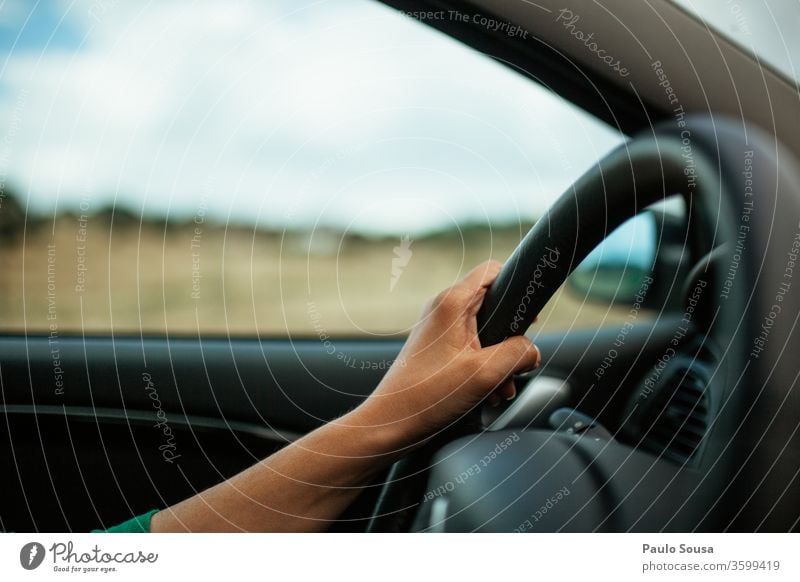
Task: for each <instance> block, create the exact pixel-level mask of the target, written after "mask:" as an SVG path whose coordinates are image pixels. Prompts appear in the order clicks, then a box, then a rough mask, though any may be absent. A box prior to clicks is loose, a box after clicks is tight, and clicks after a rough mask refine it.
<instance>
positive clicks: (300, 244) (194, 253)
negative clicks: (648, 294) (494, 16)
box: [0, 215, 626, 337]
mask: <svg viewBox="0 0 800 582" xmlns="http://www.w3.org/2000/svg"><path fill="white" fill-rule="evenodd" d="M526 228H527V226H522V227H519V226H517V227H512V228H505V229H502V230H494V231H491V232H490V231H489V230H488V229H483V228H478V227H474V228H469V229H466V230H463V231H461V232H448V233H441V234H436V235H431V236H428V237H425V238H420V239H417V240H411V241H410V246H408V249H407V250H408V253H405V254H406V255H407V265H406V266H405V267H403V268H401V269H400V271H399V273H400V274H399V276H398V277H396V284H395V286H394V288H393V289H391V288H390V286H391V281H392V276H393V274H392V266H393V265H392V261H393V259H396V258H397V254H396V253H397V251H395V247H398V245H399V244H400V240H399V239H367V238H362V237H358V236H346V237H343V236H342V235H341V234H340V233H337V232H332V231H326V230H320V231H315V232H314V233H313V234H311V233H270V232H260V231H259V232H254V231H253V229H252V228H248V227H229V228H225V227H222V226H214V225H209V224H199V225H198V224H195V223H193V222H191V221H190V222H187V223H185V224H169V225H167V224H165V223H156V224H148V223H144V224H142V223H140V222H139V221H137V220H133V219H128V220H122V219H120V220H115V222H114V223H113V228H112V223H111V220H110V216H109V215H97V216H91V217H88V221H82V220H81V217H79V216H70V215H67V216H60V217H59V218H58V219H57V220H56V221H55V222H53V221H49V222H43V223H39V224H37V225H36V226H35V228H28V229H27V232H26V233H25V234H24V236H23V234H22V233H18V234H16V235H15V236H12V237H6V238H5V240H4V241H3V247H2V253H0V267H1V268H2V272H3V277H2V280H1V281H0V324H1V325H2V328H3V330H5V331H17V332H22V331H25V330H27V332H28V333H39V332H47V331H49V330H50V329H51V326H52V329H55V330H56V331H57V332H58V333H75V332H77V333H81V332H84V333H87V334H88V333H100V332H102V333H106V332H108V331H109V330H114V332H116V333H139V332H143V333H155V334H163V333H169V334H176V335H177V334H190V335H196V334H198V333H203V334H221V335H225V334H233V335H254V334H256V333H258V334H260V335H263V336H286V335H287V334H291V335H293V336H295V337H301V336H320V335H323V334H329V335H339V336H354V335H359V336H363V335H367V334H376V335H392V334H403V333H405V332H406V331H407V330H408V328H409V326H411V325H412V324H413V323H414V322H415V321H416V319H417V317H418V315H419V312H420V309H421V307H422V305H423V304H424V302H425V301H426V300H427V299H428V298H429V297H431V296H432V295H434V294H435V293H436V292H438V291H439V290H441V289H443V288H445V287H447V286H448V285H451V284H452V283H453V282H454V281H456V280H457V279H458V278H459V277H460V276H461V275H463V273H465V272H466V271H467V270H468V269H469V268H471V267H472V266H473V265H475V264H477V263H479V262H481V261H483V260H485V259H487V258H495V259H499V260H503V259H505V258H506V257H507V256H508V255H509V254H510V252H511V251H512V250H513V248H514V247H515V246H516V244H517V243H518V241H519V239H520V237H521V236H522V234H523V232H522V230H523V229H526ZM82 238H85V239H86V240H85V241H83V240H80V239H82ZM401 254H403V252H402V251H401ZM84 278H85V280H84ZM625 313H626V309H625V308H612V309H609V308H608V307H607V306H604V305H596V304H588V303H587V304H584V303H583V301H582V300H578V299H577V298H575V297H573V296H571V295H570V293H569V292H567V291H563V290H562V291H560V292H559V294H558V295H557V296H556V297H555V298H554V299H553V300H552V301H551V302H550V305H548V307H547V309H546V310H545V312H544V313H543V314H542V315H541V316H540V324H539V325H540V326H541V327H542V328H545V329H567V328H570V327H590V326H596V325H598V324H600V323H606V324H612V323H615V322H621V321H623V319H624V317H625Z"/></svg>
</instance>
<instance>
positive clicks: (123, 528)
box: [92, 509, 158, 533]
mask: <svg viewBox="0 0 800 582" xmlns="http://www.w3.org/2000/svg"><path fill="white" fill-rule="evenodd" d="M156 513H158V509H153V510H152V511H148V512H147V513H144V514H142V515H139V516H136V517H134V518H133V519H129V520H128V521H123V522H122V523H120V524H119V525H115V526H113V527H110V528H108V529H95V530H92V533H150V520H151V519H153V516H154V515H155V514H156Z"/></svg>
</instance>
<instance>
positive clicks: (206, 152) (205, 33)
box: [0, 0, 624, 337]
mask: <svg viewBox="0 0 800 582" xmlns="http://www.w3.org/2000/svg"><path fill="white" fill-rule="evenodd" d="M57 14H58V17H56V15H57ZM0 15H1V16H2V18H0V26H1V27H2V34H0V39H1V40H0V51H2V53H0V62H2V65H0V66H2V71H3V73H2V75H0V132H2V134H3V137H2V138H0V139H2V147H3V151H2V156H0V179H1V180H2V182H0V188H1V192H2V198H0V201H1V202H2V207H0V228H1V235H2V237H3V243H2V250H0V257H1V258H0V260H2V264H3V272H4V277H3V279H2V283H0V285H2V288H1V291H0V326H1V327H2V331H3V332H6V333H8V332H21V331H26V332H28V333H49V334H53V333H56V334H58V333H109V332H112V331H113V332H117V333H140V332H141V333H148V334H149V333H156V334H161V333H170V334H172V333H177V334H198V333H200V334H226V333H231V334H237V335H238V334H245V335H254V334H262V335H282V336H283V335H286V334H295V335H310V336H319V337H322V336H324V335H328V334H346V335H364V334H371V335H377V336H381V335H388V334H396V333H404V332H406V331H407V330H408V329H409V327H410V326H411V325H412V324H413V323H414V321H415V320H416V318H417V316H418V314H419V310H420V307H421V305H422V304H423V303H424V301H425V300H426V299H427V298H429V297H430V296H432V295H433V294H435V293H436V292H437V291H439V290H441V289H442V288H444V287H446V286H448V285H451V284H452V283H453V282H454V281H455V280H457V279H458V278H459V277H460V276H462V275H463V274H464V272H466V270H468V269H469V268H471V267H472V266H474V265H475V264H476V263H478V262H480V261H483V260H485V259H488V258H496V259H500V260H502V259H504V258H506V257H507V256H508V254H509V253H510V252H511V251H512V250H513V248H514V247H515V246H516V245H517V243H518V242H519V239H520V237H521V236H522V235H524V233H525V232H526V231H527V229H528V228H529V227H530V225H531V224H532V223H533V222H534V221H535V220H536V219H537V218H538V217H539V216H540V215H541V214H542V213H543V212H544V210H545V209H546V208H547V207H548V206H549V204H550V203H551V202H552V201H553V200H554V199H555V198H556V197H557V196H558V195H559V194H560V193H561V192H562V191H563V190H564V189H565V188H566V187H567V186H569V185H570V184H571V183H572V182H573V181H574V180H575V179H576V178H577V177H578V176H580V175H581V174H582V173H583V172H584V171H585V170H586V169H587V168H588V167H589V166H590V165H591V164H592V163H593V162H595V161H596V160H597V159H599V158H601V157H602V156H603V155H604V154H605V153H607V152H608V151H609V150H611V149H612V148H614V147H615V146H617V145H618V144H620V143H621V142H622V141H623V140H624V136H623V135H621V134H620V133H619V132H618V131H616V130H614V129H613V128H610V127H608V126H606V125H604V124H603V123H601V122H599V121H598V120H596V119H595V118H593V117H591V116H589V115H588V114H586V113H585V112H583V111H582V110H580V109H578V108H576V107H575V106H573V105H572V104H570V103H569V102H566V101H565V100H563V99H561V98H560V97H558V96H556V95H555V94H553V93H551V92H550V91H548V89H547V88H546V87H543V86H541V85H539V84H537V83H535V82H532V81H531V80H529V79H526V78H524V77H523V76H521V75H519V74H517V73H515V72H514V71H512V70H510V69H508V68H507V67H505V66H503V65H502V64H500V63H498V62H495V61H494V60H492V59H490V58H488V57H486V56H484V55H482V54H479V53H477V52H475V51H474V50H472V49H470V48H468V47H465V46H463V45H461V44H459V43H457V42H456V41H454V40H453V39H451V38H448V37H446V36H444V35H442V34H440V33H438V32H436V31H434V30H432V29H430V28H429V27H427V26H425V25H423V24H421V23H420V22H418V20H417V19H416V18H415V17H414V16H413V15H403V14H400V13H398V12H396V11H393V10H391V9H388V8H386V7H384V6H382V5H380V4H378V3H376V2H372V1H369V0H347V1H346V2H345V1H342V2H336V3H335V4H334V3H321V4H320V3H312V2H297V1H295V0H292V1H288V0H287V1H280V2H279V1H275V2H268V3H258V2H237V3H234V4H232V5H227V4H220V3H203V2H200V3H196V2H191V3H190V2H178V1H170V2H159V3H157V4H155V5H148V6H147V7H146V10H145V7H144V6H143V5H140V4H139V3H136V2H115V3H108V4H102V3H100V4H98V3H96V2H95V3H92V2H77V3H74V4H72V5H70V7H69V8H68V9H67V10H66V12H64V10H63V9H62V8H61V7H60V8H58V10H56V8H55V7H53V6H51V5H50V4H49V3H38V4H36V5H35V6H27V5H23V4H17V3H5V4H3V6H2V8H0ZM61 16H63V18H62V17H61ZM555 301H556V302H559V303H558V309H554V310H549V311H546V312H545V313H544V314H543V315H542V317H541V318H540V322H541V324H542V325H543V326H544V327H545V328H547V329H565V328H567V327H575V326H578V327H581V326H589V325H597V324H599V323H604V322H613V321H615V318H616V319H619V318H621V317H623V315H622V313H623V312H624V310H623V311H622V312H621V313H620V314H618V315H615V312H614V310H613V309H610V308H609V307H608V306H604V305H589V304H586V303H585V302H584V301H583V300H582V299H579V298H576V297H570V296H569V293H568V292H566V291H562V293H561V294H559V295H558V296H557V298H556V300H555Z"/></svg>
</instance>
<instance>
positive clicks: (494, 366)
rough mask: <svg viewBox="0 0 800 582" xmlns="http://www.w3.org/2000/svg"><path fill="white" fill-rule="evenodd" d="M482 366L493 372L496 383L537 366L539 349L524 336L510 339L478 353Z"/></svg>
mask: <svg viewBox="0 0 800 582" xmlns="http://www.w3.org/2000/svg"><path fill="white" fill-rule="evenodd" d="M480 354H481V359H482V360H483V363H482V365H483V366H485V368H486V369H488V370H492V371H493V372H495V375H496V380H497V383H498V384H499V383H500V382H501V381H502V380H504V379H506V378H509V377H510V376H511V375H512V374H520V373H522V372H529V371H530V370H533V369H534V368H536V367H538V366H539V362H540V361H541V354H540V353H539V348H537V347H536V346H535V345H533V344H532V343H531V340H529V339H528V338H527V337H525V336H514V337H510V338H508V339H506V340H504V341H502V342H500V343H499V344H496V345H493V346H489V347H488V348H483V349H482V350H481V351H480Z"/></svg>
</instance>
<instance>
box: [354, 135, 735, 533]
mask: <svg viewBox="0 0 800 582" xmlns="http://www.w3.org/2000/svg"><path fill="white" fill-rule="evenodd" d="M687 134H688V135H691V133H688V131H687V130H684V131H679V130H676V127H675V125H674V124H670V125H662V126H660V127H657V128H655V129H654V130H653V132H652V133H648V134H644V135H640V136H638V137H635V138H634V139H632V140H631V141H630V142H628V143H626V144H623V145H622V146H620V147H618V148H617V149H615V150H613V151H612V152H611V153H609V154H608V155H606V156H605V157H604V158H602V159H601V160H600V161H599V162H597V164H596V165H595V166H593V167H592V168H591V169H590V170H589V171H587V172H586V173H585V174H584V175H583V176H582V177H581V178H580V179H578V180H577V181H576V182H575V183H574V184H573V185H572V186H571V187H570V188H568V189H567V190H566V191H565V192H564V193H563V194H562V195H561V196H560V197H559V198H558V199H557V201H556V202H555V203H554V204H553V205H552V206H551V207H550V209H549V210H548V211H547V212H546V213H545V215H544V216H543V217H542V218H541V219H540V220H538V221H537V222H536V224H535V225H534V226H533V227H532V228H531V230H530V231H529V232H528V234H527V235H526V236H525V237H524V238H523V239H522V241H521V242H520V244H519V246H518V247H517V248H516V250H515V251H514V252H513V253H512V255H511V257H510V258H509V259H508V261H507V262H506V263H505V265H504V266H503V269H502V270H501V272H500V274H499V275H498V277H497V279H496V281H495V282H494V284H493V285H492V286H491V288H490V289H489V290H488V292H487V294H486V297H485V299H484V302H483V305H482V307H481V310H480V312H479V314H478V318H477V323H478V334H479V338H480V341H481V345H482V346H484V347H486V346H489V345H494V344H497V343H499V342H502V341H503V340H504V339H506V338H508V337H511V336H514V335H521V334H523V333H525V332H526V331H527V329H528V327H529V326H530V325H531V324H532V323H533V321H534V319H535V318H536V316H537V315H538V314H539V312H540V311H541V309H542V308H543V307H544V305H545V304H546V303H547V301H548V300H549V299H550V298H551V297H552V296H553V294H554V293H555V292H556V291H557V289H558V288H559V287H560V286H561V284H562V283H563V282H564V281H565V280H566V278H567V277H568V276H569V274H570V273H571V272H572V271H573V270H574V269H575V268H576V267H577V266H578V265H579V264H580V263H581V261H583V259H584V258H585V257H586V256H587V255H588V254H589V253H590V252H591V251H592V250H593V249H594V248H595V247H596V246H597V245H598V244H600V243H601V242H602V241H603V240H604V239H605V238H606V237H607V236H608V235H609V234H610V233H611V232H613V231H614V230H615V229H616V228H617V227H618V226H620V225H621V224H622V223H623V222H625V221H626V220H628V219H630V218H632V217H633V216H635V215H636V214H638V213H639V212H641V211H643V210H644V209H645V208H646V207H648V206H650V205H651V204H654V203H656V202H659V201H661V200H664V199H666V198H668V197H670V196H672V195H675V194H682V195H683V196H684V197H685V199H686V201H687V208H688V209H689V213H690V215H691V219H690V224H691V225H694V228H693V229H691V230H690V236H691V237H692V241H693V244H694V246H695V249H694V250H695V252H697V253H698V255H697V256H698V257H699V256H703V255H705V254H706V253H707V252H708V251H710V250H711V249H712V248H714V247H717V246H718V245H719V244H721V243H722V242H724V241H730V240H733V236H734V233H733V231H732V229H731V228H729V225H728V224H727V222H726V221H720V220H718V217H719V216H722V215H725V216H729V215H730V202H731V201H730V200H728V199H726V197H724V196H723V195H722V193H723V185H722V184H721V182H720V179H719V172H718V170H717V168H716V165H715V164H714V163H713V162H712V159H711V157H710V156H708V155H707V154H706V153H705V151H704V150H701V149H700V148H698V147H694V146H693V144H692V141H691V140H687V138H686V136H687ZM687 148H688V157H687ZM689 164H691V166H689ZM689 167H691V171H688V170H687V168H689ZM715 218H716V219H715ZM709 234H710V236H709ZM479 418H480V406H478V407H476V408H475V409H473V410H472V411H470V412H468V413H467V414H465V415H464V416H463V417H462V418H461V419H460V420H459V421H457V423H454V425H452V426H451V427H449V428H448V429H447V430H446V431H443V432H442V433H441V434H440V435H439V436H437V437H436V438H435V439H433V441H432V442H431V443H429V444H428V445H426V447H423V448H422V449H421V450H419V451H416V452H414V453H412V454H411V455H410V456H409V457H407V458H405V459H403V460H401V461H399V462H398V463H396V464H395V465H394V466H393V467H392V469H391V471H390V473H389V475H388V476H387V480H386V483H385V484H384V487H383V490H382V492H381V495H380V497H379V500H378V502H377V504H376V507H375V511H374V513H373V516H372V519H371V521H370V525H369V528H368V529H369V531H373V532H375V531H381V532H399V531H408V529H409V528H410V526H411V523H412V522H413V518H414V515H415V513H416V508H417V507H418V506H419V500H420V498H421V497H422V493H423V488H424V486H425V482H426V481H427V479H426V477H427V472H428V469H429V468H430V467H429V466H428V465H429V462H430V459H431V458H432V455H433V452H434V451H435V450H436V449H438V448H440V447H442V445H443V444H446V443H447V442H449V441H452V440H455V438H457V437H459V436H463V435H464V434H465V433H468V432H475V428H477V427H479V424H478V422H477V421H478V419H479Z"/></svg>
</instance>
